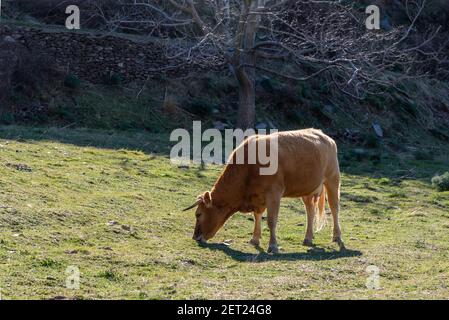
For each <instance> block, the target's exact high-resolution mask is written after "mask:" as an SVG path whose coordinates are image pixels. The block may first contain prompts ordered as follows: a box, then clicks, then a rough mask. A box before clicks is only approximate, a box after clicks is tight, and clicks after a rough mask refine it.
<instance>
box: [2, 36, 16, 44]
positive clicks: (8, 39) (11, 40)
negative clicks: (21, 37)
mask: <svg viewBox="0 0 449 320" xmlns="http://www.w3.org/2000/svg"><path fill="white" fill-rule="evenodd" d="M3 41H5V42H10V43H15V42H16V39H14V38H13V37H11V36H6V37H4V38H3Z"/></svg>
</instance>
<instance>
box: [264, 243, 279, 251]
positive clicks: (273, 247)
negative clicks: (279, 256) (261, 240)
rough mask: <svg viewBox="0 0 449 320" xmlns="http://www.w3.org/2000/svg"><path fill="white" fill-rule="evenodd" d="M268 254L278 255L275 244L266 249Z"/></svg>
mask: <svg viewBox="0 0 449 320" xmlns="http://www.w3.org/2000/svg"><path fill="white" fill-rule="evenodd" d="M267 252H268V253H279V249H278V246H277V245H276V244H270V245H269V246H268V249H267Z"/></svg>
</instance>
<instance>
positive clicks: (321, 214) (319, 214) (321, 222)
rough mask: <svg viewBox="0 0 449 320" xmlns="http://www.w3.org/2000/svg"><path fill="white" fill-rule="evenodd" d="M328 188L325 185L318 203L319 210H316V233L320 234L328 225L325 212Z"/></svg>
mask: <svg viewBox="0 0 449 320" xmlns="http://www.w3.org/2000/svg"><path fill="white" fill-rule="evenodd" d="M326 193H327V192H326V187H325V186H324V185H323V191H322V192H321V195H320V197H319V199H318V202H317V204H316V205H317V210H316V218H315V223H316V232H320V231H321V230H323V228H324V227H325V226H326V224H327V219H326V213H325V211H324V204H325V202H326Z"/></svg>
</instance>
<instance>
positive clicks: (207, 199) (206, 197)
mask: <svg viewBox="0 0 449 320" xmlns="http://www.w3.org/2000/svg"><path fill="white" fill-rule="evenodd" d="M203 202H204V205H205V206H206V208H210V207H212V196H211V195H210V192H209V191H206V192H205V193H204V196H203Z"/></svg>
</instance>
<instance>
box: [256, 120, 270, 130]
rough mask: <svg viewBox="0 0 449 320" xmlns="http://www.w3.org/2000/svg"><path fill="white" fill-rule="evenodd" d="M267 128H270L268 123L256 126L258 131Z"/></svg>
mask: <svg viewBox="0 0 449 320" xmlns="http://www.w3.org/2000/svg"><path fill="white" fill-rule="evenodd" d="M267 128H268V126H267V124H266V123H263V122H261V123H258V124H256V129H257V130H266V129H267Z"/></svg>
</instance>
